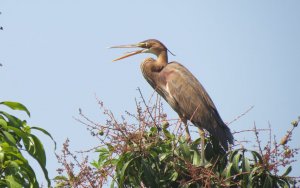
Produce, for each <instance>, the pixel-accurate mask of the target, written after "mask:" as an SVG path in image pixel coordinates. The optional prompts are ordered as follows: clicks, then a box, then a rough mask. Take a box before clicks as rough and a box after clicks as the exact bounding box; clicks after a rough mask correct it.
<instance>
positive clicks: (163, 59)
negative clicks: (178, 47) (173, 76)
mask: <svg viewBox="0 0 300 188" xmlns="http://www.w3.org/2000/svg"><path fill="white" fill-rule="evenodd" d="M155 64H156V66H158V67H162V68H163V67H165V66H167V64H168V54H167V51H161V52H160V53H159V54H158V55H157V60H156V62H155Z"/></svg>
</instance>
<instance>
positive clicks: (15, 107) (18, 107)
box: [0, 101, 30, 117]
mask: <svg viewBox="0 0 300 188" xmlns="http://www.w3.org/2000/svg"><path fill="white" fill-rule="evenodd" d="M0 104H3V105H5V106H7V107H9V108H11V109H13V110H21V111H24V112H26V113H27V115H28V116H29V117H30V112H29V111H28V110H27V108H26V107H25V106H24V105H23V104H21V103H18V102H12V101H4V102H1V103H0Z"/></svg>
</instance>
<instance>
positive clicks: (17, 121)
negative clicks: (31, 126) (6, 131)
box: [0, 111, 23, 128]
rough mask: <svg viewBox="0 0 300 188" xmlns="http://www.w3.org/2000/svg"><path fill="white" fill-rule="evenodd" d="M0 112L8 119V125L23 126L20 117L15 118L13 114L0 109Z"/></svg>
mask: <svg viewBox="0 0 300 188" xmlns="http://www.w3.org/2000/svg"><path fill="white" fill-rule="evenodd" d="M0 114H3V115H4V116H5V117H6V118H7V119H8V123H7V124H8V125H9V126H13V127H17V128H21V127H23V122H22V121H21V120H20V119H18V118H16V117H15V116H12V115H10V114H8V113H6V112H3V111H0Z"/></svg>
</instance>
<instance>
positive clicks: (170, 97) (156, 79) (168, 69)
mask: <svg viewBox="0 0 300 188" xmlns="http://www.w3.org/2000/svg"><path fill="white" fill-rule="evenodd" d="M111 48H142V49H140V50H137V51H134V52H130V53H127V54H126V55H124V56H122V57H119V58H117V59H115V60H113V61H118V60H121V59H124V58H127V57H130V56H133V55H136V54H141V53H151V54H154V55H156V56H157V59H153V58H146V59H145V60H144V61H143V62H142V63H141V70H142V73H143V76H144V77H145V79H146V80H147V81H148V83H149V84H150V85H151V86H152V87H153V89H154V90H155V91H156V92H157V93H159V94H160V95H161V96H162V97H163V98H164V99H165V100H166V101H167V102H168V103H169V105H170V106H171V107H172V108H173V109H174V110H175V111H176V112H177V114H178V115H179V117H180V119H181V120H182V121H183V123H184V124H185V126H186V132H187V137H190V136H189V132H188V128H187V121H188V120H189V121H191V122H192V123H193V124H194V125H195V126H197V127H198V128H200V129H201V130H202V129H205V130H207V131H208V132H209V133H210V134H211V136H212V137H213V138H215V139H217V140H218V141H219V142H220V144H221V145H222V146H223V148H224V149H225V150H228V143H229V144H233V136H232V134H231V132H230V129H229V128H228V127H227V126H226V124H225V123H224V122H223V121H222V119H221V117H220V115H219V113H218V111H217V109H216V107H215V105H214V103H213V101H212V100H211V98H210V97H209V95H208V94H207V92H206V91H205V89H204V87H203V86H202V85H201V83H200V82H199V81H198V80H197V79H196V77H195V76H194V75H193V74H192V73H191V72H190V71H189V70H188V69H187V68H185V67H184V66H183V65H181V64H180V63H178V62H174V61H173V62H170V63H169V62H168V52H170V51H169V50H168V49H167V47H166V46H165V45H164V44H163V43H161V42H160V41H158V40H156V39H149V40H145V41H143V42H140V43H137V44H131V45H120V46H113V47H111ZM170 53H171V52H170ZM188 139H190V138H188ZM201 139H202V142H201V145H202V150H201V151H203V152H204V149H203V148H204V132H203V131H202V136H201ZM203 152H202V157H203V156H204V153H203Z"/></svg>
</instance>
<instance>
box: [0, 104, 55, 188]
mask: <svg viewBox="0 0 300 188" xmlns="http://www.w3.org/2000/svg"><path fill="white" fill-rule="evenodd" d="M0 105H5V106H7V107H9V108H11V109H13V110H21V111H24V112H26V113H27V115H28V116H30V112H29V111H28V109H27V108H26V107H25V106H24V105H23V104H21V103H17V102H11V101H4V102H1V103H0ZM34 129H35V130H39V131H41V132H43V133H44V134H46V135H48V136H49V137H50V138H51V139H52V140H53V138H52V136H51V135H50V134H49V133H48V132H47V131H46V130H44V129H42V128H39V127H30V126H29V125H28V124H27V123H26V121H25V120H20V119H19V118H17V117H15V116H13V115H11V114H9V113H6V112H5V111H0V187H12V188H18V187H39V184H38V181H37V179H36V175H35V172H34V170H33V169H32V168H31V166H30V165H29V163H28V160H27V159H26V158H24V156H23V154H22V152H21V151H26V152H27V153H28V154H29V155H30V156H32V157H33V159H35V160H36V161H37V162H38V163H39V165H40V167H41V169H42V170H43V172H44V176H45V178H46V180H47V182H48V186H50V184H51V183H50V179H49V177H48V171H47V169H46V154H45V150H44V147H43V144H42V143H41V141H40V140H39V138H38V137H37V136H35V135H34V134H32V130H34ZM53 141H54V140H53Z"/></svg>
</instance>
